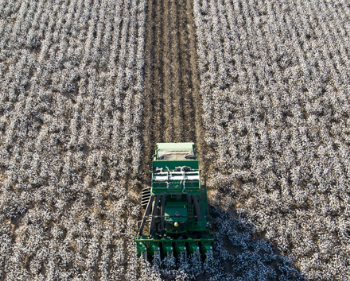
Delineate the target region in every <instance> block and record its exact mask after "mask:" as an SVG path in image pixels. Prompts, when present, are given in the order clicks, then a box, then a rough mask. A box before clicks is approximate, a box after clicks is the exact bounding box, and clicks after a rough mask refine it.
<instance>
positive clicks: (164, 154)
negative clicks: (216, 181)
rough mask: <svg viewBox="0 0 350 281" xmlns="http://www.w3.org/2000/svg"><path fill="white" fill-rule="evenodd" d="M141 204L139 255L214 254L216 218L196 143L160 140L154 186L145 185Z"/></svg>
mask: <svg viewBox="0 0 350 281" xmlns="http://www.w3.org/2000/svg"><path fill="white" fill-rule="evenodd" d="M141 204H142V207H143V208H145V212H144V216H143V219H142V220H141V221H140V222H138V225H137V234H136V235H135V242H136V245H137V252H138V255H139V256H141V255H142V256H144V258H147V257H151V256H154V255H157V256H161V255H162V256H163V257H168V258H169V256H173V255H176V256H179V255H183V256H185V258H186V256H187V253H188V252H189V253H190V254H196V255H198V257H199V258H200V254H203V255H208V254H210V255H212V242H213V240H214V233H213V232H212V231H211V225H212V219H211V217H210V216H209V213H208V201H207V188H206V182H205V178H204V179H202V177H201V171H200V170H199V163H198V159H197V155H196V150H195V148H194V143H192V142H190V143H157V145H156V150H155V154H154V155H153V163H152V181H151V187H149V188H145V189H143V191H142V203H141ZM199 249H200V250H201V251H199ZM200 252H201V253H200Z"/></svg>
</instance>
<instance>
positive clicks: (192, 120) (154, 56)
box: [142, 0, 201, 183]
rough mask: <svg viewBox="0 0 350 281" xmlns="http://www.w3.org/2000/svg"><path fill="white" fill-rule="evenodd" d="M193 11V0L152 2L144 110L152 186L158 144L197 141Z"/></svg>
mask: <svg viewBox="0 0 350 281" xmlns="http://www.w3.org/2000/svg"><path fill="white" fill-rule="evenodd" d="M192 11H193V8H192V4H191V2H190V1H186V0H181V1H175V0H174V1H163V0H152V1H149V2H148V10H147V29H146V45H145V92H144V94H145V96H144V97H145V99H144V111H143V120H144V122H143V125H144V127H143V131H142V134H143V153H144V154H143V159H142V161H143V166H142V170H143V171H144V173H145V175H144V178H143V182H145V183H149V181H150V174H149V171H150V165H151V157H152V154H153V150H154V147H155V143H156V142H172V141H174V140H176V141H178V142H181V141H182V142H186V141H197V139H200V138H199V136H200V134H201V131H200V130H201V124H200V119H199V120H198V118H201V117H200V114H196V112H197V111H198V110H199V109H198V105H199V104H200V103H201V99H200V96H199V94H198V89H199V88H198V87H199V80H198V73H197V65H196V56H197V54H196V49H195V37H194V31H195V29H194V22H193V12H192Z"/></svg>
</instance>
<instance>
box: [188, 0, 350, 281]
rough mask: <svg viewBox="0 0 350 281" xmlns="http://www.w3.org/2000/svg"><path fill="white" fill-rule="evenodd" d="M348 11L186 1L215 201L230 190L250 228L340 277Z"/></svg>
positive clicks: (349, 174) (301, 263)
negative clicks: (193, 22)
mask: <svg viewBox="0 0 350 281" xmlns="http://www.w3.org/2000/svg"><path fill="white" fill-rule="evenodd" d="M349 11H350V10H349V5H348V4H347V3H346V1H323V0H314V1H300V0H298V1H289V0H283V1H272V0H265V1H263V0H256V1H255V0H233V1H229V0H196V1H195V2H194V13H195V19H196V23H197V36H198V55H199V71H200V76H201V93H202V95H203V106H202V108H203V120H204V126H205V129H206V143H207V145H208V146H210V147H211V148H212V149H213V151H215V153H208V154H207V159H208V160H210V161H212V162H213V163H215V164H214V166H215V167H216V168H217V174H216V175H215V176H211V185H212V186H215V187H216V188H217V192H216V195H215V196H214V197H215V198H214V201H213V202H212V203H213V204H214V205H215V204H219V203H220V202H221V203H222V202H226V201H227V197H225V195H226V194H227V193H228V194H230V197H231V199H230V200H233V201H232V202H231V203H230V202H228V203H227V202H226V203H227V204H229V205H230V204H231V205H230V206H232V208H235V210H236V212H237V213H238V214H239V217H240V219H241V220H242V222H245V223H246V224H248V225H250V226H251V227H252V231H253V233H256V234H259V235H262V237H264V238H265V239H266V240H268V241H270V242H272V243H273V244H274V245H276V246H277V247H278V249H279V251H280V252H282V253H283V254H284V255H286V256H287V257H288V258H289V259H290V260H291V261H292V262H293V263H294V264H295V265H296V267H297V268H298V269H299V270H300V271H301V273H302V274H303V275H304V276H305V277H307V278H311V279H317V280H319V279H333V280H334V279H338V280H344V279H347V276H348V264H349V262H350V260H349V248H348V244H349V242H350V240H349V239H350V236H349V230H350V221H349V218H350V217H349V216H350V213H349V211H350V210H349V202H350V201H349V200H350V197H349V192H348V187H349V184H350V182H349V181H350V166H349V156H350V149H349V144H350V138H349V134H350V131H349V125H350V119H349V112H350V107H349V106H350V104H349V97H348V93H349V90H350V86H349V77H350V71H349V69H350V68H349V66H350V65H349V64H350V55H349V54H350V49H349V34H350V30H349V24H348V18H349ZM237 179H238V181H237ZM225 200H226V201H225ZM219 205H220V204H219ZM236 255H237V254H236ZM233 257H235V255H234V254H233ZM252 266H253V265H252Z"/></svg>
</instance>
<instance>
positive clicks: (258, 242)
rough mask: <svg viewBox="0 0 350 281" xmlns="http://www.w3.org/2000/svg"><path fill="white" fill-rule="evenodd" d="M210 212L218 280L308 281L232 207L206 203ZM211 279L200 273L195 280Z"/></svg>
mask: <svg viewBox="0 0 350 281" xmlns="http://www.w3.org/2000/svg"><path fill="white" fill-rule="evenodd" d="M211 203H212V202H211ZM209 213H210V216H211V217H212V218H213V221H214V224H213V230H214V231H215V232H216V235H215V242H214V245H213V248H214V259H215V261H216V262H215V263H216V266H217V267H218V268H217V269H221V273H220V272H219V271H218V272H217V273H216V274H220V275H221V276H220V280H308V279H307V278H306V277H305V276H304V275H303V274H302V273H301V272H300V270H299V269H297V268H296V267H295V266H294V264H293V262H292V261H291V260H290V259H289V258H288V257H286V256H284V255H283V254H282V253H281V252H280V251H279V250H278V249H277V247H276V246H274V245H273V244H272V243H271V242H269V241H267V240H266V239H264V238H263V237H259V236H257V235H256V234H255V231H254V229H253V228H252V227H251V226H249V225H247V224H246V223H244V222H242V220H241V219H240V218H239V217H238V216H237V215H236V210H235V209H234V207H233V206H232V205H231V206H230V207H229V208H228V209H226V210H225V209H224V208H222V207H220V206H218V205H216V206H214V205H213V204H209ZM217 269H216V270H217ZM213 273H214V272H213ZM210 277H212V276H208V274H206V273H202V274H200V275H199V276H198V277H197V279H196V280H209V278H210Z"/></svg>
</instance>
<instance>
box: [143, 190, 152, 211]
mask: <svg viewBox="0 0 350 281" xmlns="http://www.w3.org/2000/svg"><path fill="white" fill-rule="evenodd" d="M150 198H151V188H150V187H148V188H144V189H142V198H141V205H142V208H144V209H146V207H147V204H148V201H149V199H150Z"/></svg>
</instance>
